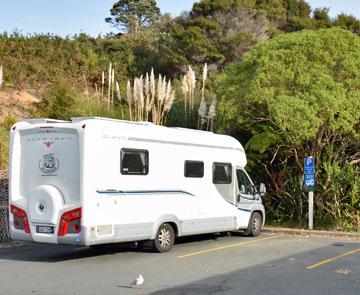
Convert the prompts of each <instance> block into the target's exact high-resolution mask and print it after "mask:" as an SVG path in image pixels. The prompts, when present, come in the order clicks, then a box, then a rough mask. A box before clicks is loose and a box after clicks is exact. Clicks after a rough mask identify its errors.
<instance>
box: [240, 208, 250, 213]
mask: <svg viewBox="0 0 360 295" xmlns="http://www.w3.org/2000/svg"><path fill="white" fill-rule="evenodd" d="M238 209H239V210H240V211H245V212H251V209H244V208H239V207H238Z"/></svg>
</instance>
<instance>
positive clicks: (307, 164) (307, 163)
mask: <svg viewBox="0 0 360 295" xmlns="http://www.w3.org/2000/svg"><path fill="white" fill-rule="evenodd" d="M304 174H315V159H314V158H313V157H309V158H305V159H304Z"/></svg>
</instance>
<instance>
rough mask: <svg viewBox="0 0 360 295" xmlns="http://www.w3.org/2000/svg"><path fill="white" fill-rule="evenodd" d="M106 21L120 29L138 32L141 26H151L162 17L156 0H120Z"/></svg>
mask: <svg viewBox="0 0 360 295" xmlns="http://www.w3.org/2000/svg"><path fill="white" fill-rule="evenodd" d="M110 14H111V17H107V18H106V19H105V21H106V22H108V23H110V24H112V25H114V26H115V27H116V28H118V29H119V30H120V31H125V32H127V33H134V34H137V33H138V31H139V29H140V28H141V27H149V26H151V25H153V24H154V23H155V22H157V21H158V20H159V18H160V9H159V7H157V6H156V1H155V0H119V1H117V2H115V3H114V5H113V7H112V9H111V10H110Z"/></svg>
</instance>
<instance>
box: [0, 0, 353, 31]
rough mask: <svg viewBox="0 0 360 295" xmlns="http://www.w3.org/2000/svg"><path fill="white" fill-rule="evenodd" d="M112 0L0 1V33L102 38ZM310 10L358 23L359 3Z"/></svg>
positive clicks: (342, 1) (174, 8)
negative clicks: (325, 11)
mask: <svg viewBox="0 0 360 295" xmlns="http://www.w3.org/2000/svg"><path fill="white" fill-rule="evenodd" d="M114 2H115V0H0V32H5V31H6V32H9V33H11V32H13V31H14V30H17V31H19V32H21V33H22V34H24V35H26V34H29V33H53V34H55V35H60V36H66V35H73V34H75V33H80V32H83V33H87V34H89V35H92V36H97V35H99V34H106V33H108V32H111V31H114V29H113V28H112V27H111V26H110V25H109V24H108V23H105V21H104V19H105V17H107V16H109V10H110V8H111V7H112V5H113V3H114ZM194 2H195V1H193V0H175V1H172V0H157V4H158V6H159V7H160V10H161V12H162V13H165V12H170V13H171V14H172V15H173V16H177V15H179V14H180V13H181V12H182V11H184V10H190V9H191V8H192V5H193V3H194ZM307 2H308V3H309V4H310V5H311V7H312V8H315V7H329V8H330V16H332V17H334V16H336V15H337V14H339V13H341V12H344V13H347V14H352V15H354V16H356V17H357V18H359V19H360V1H359V0H328V1H325V0H308V1H307Z"/></svg>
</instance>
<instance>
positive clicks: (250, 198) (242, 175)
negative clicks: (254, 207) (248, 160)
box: [236, 168, 259, 206]
mask: <svg viewBox="0 0 360 295" xmlns="http://www.w3.org/2000/svg"><path fill="white" fill-rule="evenodd" d="M236 181H237V187H236V190H237V199H236V201H237V203H236V204H237V206H242V205H246V204H249V203H254V201H258V200H259V195H258V194H256V190H255V187H254V184H253V183H252V181H251V179H250V177H249V175H248V174H247V173H246V171H245V170H244V169H243V168H237V169H236Z"/></svg>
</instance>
